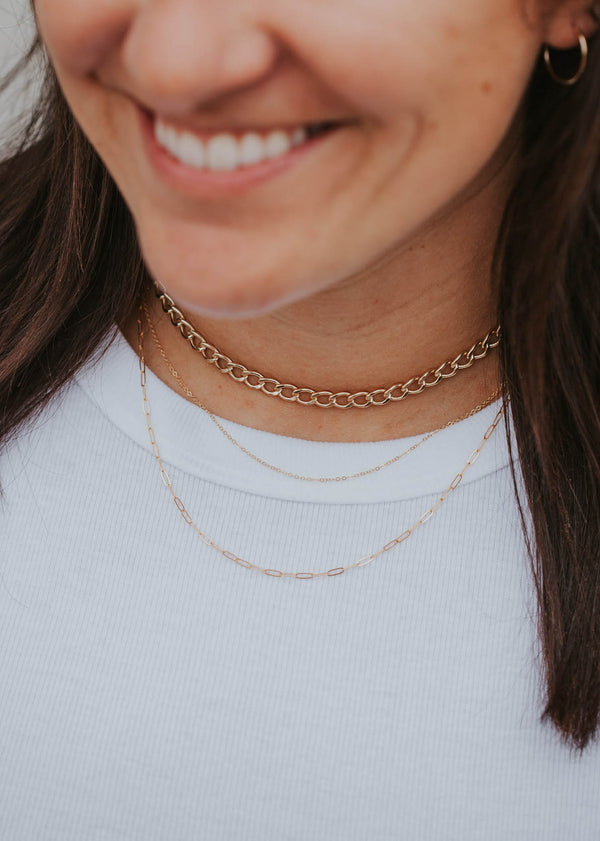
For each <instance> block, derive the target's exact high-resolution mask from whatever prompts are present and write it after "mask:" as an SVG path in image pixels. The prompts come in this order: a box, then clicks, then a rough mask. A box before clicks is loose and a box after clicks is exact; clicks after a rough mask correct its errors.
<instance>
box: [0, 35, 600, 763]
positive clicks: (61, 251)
mask: <svg viewBox="0 0 600 841" xmlns="http://www.w3.org/2000/svg"><path fill="white" fill-rule="evenodd" d="M43 55H44V50H43V46H42V45H41V43H40V40H39V38H36V39H35V42H34V43H33V45H32V47H31V49H30V50H29V52H28V54H27V55H26V56H25V57H24V58H23V59H22V60H21V61H20V62H19V63H18V64H17V65H16V66H15V68H13V71H12V72H11V73H10V74H8V76H7V77H6V78H5V80H4V82H3V85H2V86H1V90H4V89H6V88H7V87H8V86H9V85H10V84H11V83H12V82H13V81H14V80H15V79H18V78H19V77H20V75H21V74H22V72H23V71H25V70H26V68H27V65H28V64H29V63H30V62H31V61H32V60H34V59H36V58H38V57H40V56H42V59H43ZM44 67H45V69H44V79H43V83H42V86H41V93H40V95H39V98H38V100H37V104H36V106H35V108H33V110H32V113H31V117H30V119H29V121H28V122H27V124H26V125H24V126H21V127H20V130H19V133H18V136H17V139H16V141H15V142H13V143H12V144H11V145H10V146H9V147H8V148H7V149H6V150H5V153H4V156H3V159H2V161H1V162H0V446H2V445H4V444H6V442H7V441H8V440H9V438H10V437H11V436H12V435H14V434H15V432H16V431H17V430H18V429H19V428H20V427H21V426H22V425H23V424H24V423H25V422H26V421H28V420H32V419H33V418H35V417H36V416H37V414H38V413H39V412H40V411H41V410H42V409H43V407H44V406H45V405H46V403H47V402H48V401H49V399H50V398H51V397H52V396H53V395H54V394H55V393H56V392H57V391H58V390H59V389H60V388H61V387H62V386H63V385H64V384H65V383H66V382H67V381H68V380H69V379H70V378H71V377H72V376H73V374H74V373H75V372H76V371H77V369H78V368H79V367H80V366H81V365H83V363H85V362H86V360H87V359H88V358H89V357H90V356H91V355H92V354H93V353H94V351H95V350H96V349H97V348H98V347H99V346H100V345H101V343H102V342H103V340H104V339H105V337H106V336H107V334H108V333H109V332H110V331H112V330H115V329H116V326H117V325H121V324H123V323H124V322H125V320H126V319H127V317H128V316H129V314H130V312H131V310H132V307H133V306H134V304H135V300H136V298H137V296H138V294H139V292H140V291H141V289H142V287H143V285H144V283H145V282H146V280H147V272H146V270H145V268H144V264H143V261H142V257H141V254H140V250H139V246H138V243H137V239H136V235H135V228H134V224H133V221H132V218H131V215H130V213H129V211H128V209H127V207H126V205H125V203H124V201H123V199H122V197H121V195H120V193H119V191H118V189H117V187H116V185H115V184H114V182H113V180H112V179H111V177H110V175H109V173H108V172H107V170H106V168H105V166H104V165H103V163H102V162H101V160H100V159H99V157H98V155H97V154H96V152H95V151H94V149H93V148H92V146H91V145H90V143H89V142H88V141H87V139H86V137H85V135H84V134H83V132H82V131H81V129H80V128H79V126H78V124H77V122H76V121H75V119H74V117H73V115H72V113H71V111H70V109H69V107H68V105H67V103H66V101H65V99H64V97H63V95H62V92H61V89H60V87H59V84H58V82H57V79H56V76H55V74H54V72H53V69H52V67H51V65H50V64H49V63H48V62H47V61H45V63H44ZM598 103H600V51H595V50H594V49H592V50H591V51H590V57H589V62H588V69H587V71H586V73H585V75H584V77H583V78H582V80H581V81H580V82H579V83H578V84H577V85H575V86H573V87H565V86H562V85H558V84H556V83H555V82H554V81H552V80H551V79H550V77H549V76H548V74H547V73H546V71H545V69H544V66H543V62H542V60H541V56H540V61H539V62H538V65H537V66H536V68H535V70H534V72H533V74H532V77H531V80H530V83H529V85H528V88H527V90H526V91H525V93H524V96H523V100H522V104H521V109H520V114H521V118H522V119H521V123H522V126H523V130H522V134H521V138H520V143H521V164H520V172H519V173H518V177H517V178H516V181H515V184H514V188H513V190H512V193H511V196H510V198H509V201H508V202H507V205H506V209H505V212H504V216H503V220H502V224H501V229H500V233H499V236H498V240H497V244H496V252H495V259H494V266H493V278H494V282H495V284H496V289H497V300H498V317H499V319H500V321H501V323H502V325H503V342H502V345H501V367H502V375H503V381H504V383H505V388H506V391H507V392H508V393H509V394H510V397H511V401H510V409H508V410H507V411H510V413H511V415H512V421H513V427H514V432H515V439H514V440H515V441H516V448H517V450H518V452H517V453H515V455H516V456H518V462H519V469H520V472H521V474H522V477H523V484H522V485H521V484H520V482H518V481H517V480H516V478H515V493H516V495H517V501H518V504H519V508H520V511H521V516H522V522H523V530H524V535H525V540H526V545H527V548H528V551H529V555H530V558H531V568H532V573H533V580H534V582H535V587H536V590H537V597H538V598H537V601H538V616H539V639H540V643H541V646H540V649H541V654H542V662H543V670H544V677H545V687H546V703H545V710H544V713H543V718H545V719H547V720H549V721H551V722H552V723H553V724H554V725H555V726H556V728H558V730H559V731H560V732H561V733H562V735H563V736H564V738H565V740H566V741H567V742H568V743H570V744H572V745H574V746H576V747H577V748H579V749H583V748H584V747H585V746H586V745H587V744H588V743H589V742H590V740H591V739H592V738H593V737H594V735H595V734H596V733H597V731H598V725H599V718H600V414H599V411H600V409H599V407H600V194H599V187H600V108H599V107H598ZM509 444H510V440H509ZM520 487H524V489H525V493H524V496H523V495H522V496H520V494H522V491H519V488H520Z"/></svg>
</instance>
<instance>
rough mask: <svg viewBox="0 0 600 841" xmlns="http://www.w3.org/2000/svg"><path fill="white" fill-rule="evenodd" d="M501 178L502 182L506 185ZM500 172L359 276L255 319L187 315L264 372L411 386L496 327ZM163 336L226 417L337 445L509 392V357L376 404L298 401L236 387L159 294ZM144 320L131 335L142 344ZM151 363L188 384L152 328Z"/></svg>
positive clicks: (308, 382)
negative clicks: (505, 362)
mask: <svg viewBox="0 0 600 841" xmlns="http://www.w3.org/2000/svg"><path fill="white" fill-rule="evenodd" d="M499 182H500V183H499ZM504 186H505V185H504V183H503V182H502V181H501V179H500V178H499V177H496V178H494V179H492V180H490V181H489V182H488V183H487V184H486V185H485V187H483V188H482V189H479V190H477V191H475V192H474V193H472V194H471V195H470V196H468V197H465V198H464V199H463V200H462V201H460V202H457V204H456V205H455V206H454V207H453V208H450V209H447V210H446V211H445V212H444V213H443V214H440V216H439V217H438V218H437V219H436V220H434V221H433V222H430V223H429V224H428V226H427V227H426V228H425V229H422V230H420V231H419V232H417V233H415V234H414V235H413V236H412V237H411V238H410V241H405V242H404V243H403V244H402V245H400V246H397V247H396V248H394V249H393V250H391V251H390V252H389V253H388V254H386V255H385V256H384V257H382V258H381V259H380V260H379V262H378V263H377V264H376V265H373V266H371V267H370V268H368V269H366V270H365V271H363V272H362V273H360V274H359V275H355V276H353V277H351V278H348V279H347V280H345V281H344V282H342V283H339V284H337V285H336V286H335V287H333V288H330V289H328V290H326V291H323V292H320V293H318V294H316V295H313V296H311V297H310V298H308V299H305V300H302V301H300V302H296V303H294V304H292V305H288V306H286V307H284V308H282V309H280V310H278V311H276V312H273V313H270V314H268V315H264V316H260V317H257V318H252V319H245V320H224V319H212V318H207V317H205V316H196V315H195V314H194V313H193V312H190V311H189V310H187V311H185V315H186V317H187V318H188V319H189V320H190V321H191V322H192V324H194V326H195V327H196V329H197V330H198V331H199V332H200V333H202V335H204V336H205V337H206V338H207V340H208V341H209V342H211V343H212V344H214V345H215V346H216V347H218V348H219V350H220V351H221V352H223V353H225V354H227V355H228V356H229V357H230V358H231V359H233V360H234V361H236V362H240V363H242V364H243V365H244V366H245V367H247V368H248V369H250V370H255V371H259V372H260V373H261V374H263V375H264V376H268V377H273V378H274V379H276V380H278V381H280V382H285V383H293V384H294V385H297V386H302V387H304V386H306V387H309V388H311V389H314V390H323V391H332V392H337V391H349V392H356V391H371V390H374V389H376V388H386V387H388V386H390V385H392V384H394V383H399V382H404V381H406V380H409V379H410V378H411V377H414V376H415V375H420V374H422V373H424V372H425V371H427V370H429V369H432V368H436V367H437V366H438V365H440V364H442V363H443V362H444V361H446V360H450V359H453V358H455V357H456V356H457V355H458V354H459V353H460V352H461V351H463V350H465V349H467V348H470V347H471V346H472V345H473V344H474V343H475V342H476V341H477V340H478V339H480V338H482V337H483V336H485V335H486V333H487V332H488V331H489V330H490V329H491V328H492V327H494V326H495V325H496V305H495V297H494V294H493V290H492V285H491V280H490V277H491V263H492V254H493V247H494V242H495V239H496V235H497V229H498V224H499V219H500V215H501V212H502V207H503V206H504V201H505V197H506V196H505V189H503V187H504ZM146 300H147V301H148V305H149V310H150V313H151V316H152V319H153V321H154V324H155V327H156V332H157V334H158V336H159V338H160V341H161V343H162V344H163V347H164V349H165V351H166V353H167V355H168V356H169V358H170V360H171V361H172V363H173V365H174V367H175V368H176V369H177V370H178V371H179V372H180V374H181V376H182V377H183V379H184V380H185V382H186V384H187V385H188V387H189V388H190V389H191V390H192V391H193V392H194V394H195V395H196V396H197V397H198V398H199V399H200V400H201V401H202V402H203V403H204V404H205V405H206V406H208V408H210V409H211V410H212V411H213V412H214V413H215V414H217V415H219V416H221V417H223V418H226V419H228V420H232V421H235V422H237V423H241V424H244V425H246V426H252V427H256V428H259V429H264V430H266V431H270V432H275V433H278V434H282V435H290V436H294V437H299V438H309V439H314V440H328V441H361V440H362V441H368V440H377V439H385V438H397V437H404V436H408V435H415V434H418V433H420V432H425V431H428V430H431V429H434V428H436V427H438V426H442V425H444V424H445V423H447V422H448V421H450V420H453V419H455V418H457V417H460V416H462V415H465V414H467V413H468V412H469V411H471V410H472V409H473V408H474V407H475V406H477V405H478V404H481V403H483V402H485V401H486V400H487V399H488V398H489V397H490V396H491V395H492V394H494V392H496V391H497V390H498V387H499V373H498V354H497V351H491V352H490V354H489V355H488V357H487V358H486V359H484V360H481V361H477V362H475V364H474V365H473V366H472V367H471V368H470V369H468V370H464V371H459V373H458V374H457V375H456V376H455V377H453V378H452V379H448V380H443V381H442V382H441V383H440V384H439V385H437V386H435V387H433V388H428V389H425V390H424V391H423V392H422V393H421V394H419V395H415V396H409V397H407V398H406V399H405V400H402V401H401V402H398V403H390V404H388V405H386V406H384V407H372V408H368V409H363V410H361V409H357V408H350V409H346V410H339V409H336V408H329V409H323V408H319V407H315V406H299V405H297V404H292V403H287V402H284V401H283V400H281V399H279V398H275V397H269V396H267V395H264V394H262V393H261V392H257V391H254V390H252V389H249V388H247V387H246V386H245V385H242V384H240V383H236V382H235V381H234V380H233V379H232V378H230V377H229V376H226V375H224V374H221V373H219V372H218V371H217V370H215V367H214V366H212V365H209V364H208V363H207V362H206V361H204V360H203V359H202V358H201V357H200V355H199V354H197V353H195V352H194V351H193V350H192V349H191V348H190V347H189V345H188V344H187V342H185V341H184V339H183V338H182V337H181V335H180V334H179V331H178V330H177V329H176V328H175V327H174V326H173V325H172V324H171V323H170V321H169V319H168V318H167V317H166V315H165V314H164V312H163V311H162V308H161V305H160V302H159V301H158V299H157V298H156V296H155V295H154V294H153V293H152V294H150V295H147V296H146ZM136 332H137V330H136V325H135V318H133V319H132V321H131V323H130V324H129V325H128V326H127V328H126V330H125V333H126V335H127V337H128V339H129V341H130V343H131V344H132V345H133V347H135V348H137V338H136ZM145 355H146V360H147V364H148V367H150V368H151V369H152V370H153V372H154V373H155V374H157V375H158V376H159V377H160V378H161V379H162V380H163V381H164V382H165V383H167V384H168V385H169V386H170V387H172V388H175V389H177V388H178V386H177V383H176V381H175V380H174V378H173V377H172V375H171V374H170V372H169V370H168V369H167V367H166V366H165V364H164V361H163V360H162V358H161V356H160V353H159V352H158V350H157V348H156V347H155V346H154V343H153V342H152V339H151V335H150V332H149V331H146V341H145Z"/></svg>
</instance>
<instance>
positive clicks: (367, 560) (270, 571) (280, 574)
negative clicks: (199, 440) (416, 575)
mask: <svg viewBox="0 0 600 841" xmlns="http://www.w3.org/2000/svg"><path fill="white" fill-rule="evenodd" d="M142 312H143V310H142V306H141V305H140V310H139V315H138V321H137V323H138V353H139V368H140V385H141V389H142V408H143V411H144V416H145V418H146V427H147V430H148V438H149V440H150V447H151V449H152V455H153V456H154V458H155V459H156V462H157V464H158V467H159V470H160V477H161V479H162V482H163V484H164V485H165V487H166V488H167V489H168V491H169V493H170V494H171V497H172V499H173V502H174V503H175V506H176V507H177V510H178V511H179V513H180V514H181V516H182V518H183V519H184V521H185V522H186V523H187V525H188V526H190V527H191V528H192V529H193V530H194V531H195V532H196V534H197V535H198V537H199V538H200V540H201V541H202V542H203V543H204V544H206V546H209V547H210V548H212V549H214V550H215V551H217V552H219V553H220V554H221V555H222V556H223V557H224V558H227V560H229V561H233V562H234V563H235V564H237V565H238V566H241V567H243V568H244V569H249V570H253V571H255V572H260V573H262V574H263V575H267V576H269V577H271V578H297V579H299V580H309V579H313V578H326V577H327V578H333V577H335V576H338V575H342V574H343V573H345V572H349V571H350V570H352V569H360V568H362V567H366V566H369V565H370V564H372V563H373V562H374V561H376V560H377V559H378V558H380V557H381V556H382V555H384V554H386V553H387V552H390V551H391V550H392V549H395V548H396V547H397V546H400V545H401V544H403V543H405V542H406V541H407V540H408V539H409V537H411V535H413V534H414V533H415V531H416V530H417V529H418V528H420V526H422V525H424V524H425V523H427V522H429V520H430V519H431V518H432V517H433V515H434V514H435V512H436V511H437V510H438V509H439V508H441V507H442V505H443V504H444V503H445V502H446V500H447V499H448V497H449V496H450V495H451V494H452V493H453V492H454V491H455V490H456V489H457V488H458V487H459V485H460V484H461V482H462V480H463V478H464V476H465V474H466V472H467V471H468V469H469V468H470V467H471V466H472V465H473V464H475V462H476V461H477V460H478V458H479V456H480V455H481V451H482V450H483V448H484V446H485V444H486V443H487V441H489V439H490V438H491V437H492V435H493V434H494V430H495V429H496V427H497V426H498V424H499V423H500V420H501V418H502V416H503V414H504V410H505V404H504V403H503V404H502V406H501V408H500V409H499V411H498V413H497V414H496V416H495V418H494V420H493V421H492V423H491V424H490V426H489V427H488V428H487V430H486V432H485V434H484V436H483V438H482V440H481V443H480V444H479V446H478V447H477V449H475V450H473V452H472V453H471V455H470V456H469V458H468V459H467V461H466V463H465V465H464V467H463V468H462V470H460V472H459V473H457V474H456V476H455V477H454V478H453V479H452V481H451V482H450V484H449V485H448V487H447V488H446V490H445V491H444V492H443V493H442V495H441V496H440V497H439V498H438V499H437V500H436V501H435V503H434V504H433V505H432V506H431V508H428V509H427V511H424V512H423V514H422V515H421V516H420V517H419V519H418V520H417V521H416V522H415V523H413V524H412V526H410V527H409V528H407V529H405V530H404V531H403V532H402V533H401V534H399V535H398V537H395V538H393V539H392V540H390V541H389V542H388V543H386V544H385V546H382V547H381V549H378V550H377V551H376V552H373V554H371V555H365V556H363V557H362V558H359V559H358V560H357V561H355V562H354V563H352V564H350V565H349V566H337V567H332V568H331V569H328V570H324V571H322V572H284V571H282V570H280V569H274V568H267V567H262V566H259V565H258V564H254V563H252V562H251V561H247V560H245V559H244V558H240V557H239V556H238V555H237V554H236V553H235V552H231V551H229V550H228V549H224V548H223V547H222V546H220V545H219V544H218V543H217V542H216V541H215V540H213V538H212V537H210V535H208V534H207V533H206V532H205V531H203V530H202V529H201V528H200V527H199V526H197V525H196V523H195V522H194V520H193V518H192V516H191V514H190V513H189V511H188V510H187V508H186V506H185V503H184V502H183V500H182V499H181V498H180V497H179V496H178V495H177V493H176V492H175V489H174V487H173V484H172V482H171V477H170V476H169V474H168V472H167V470H166V468H165V466H164V463H163V461H162V457H161V454H160V449H159V446H158V442H157V440H156V433H155V432H154V429H153V427H152V418H151V414H150V402H149V400H148V392H147V378H146V360H145V358H144V325H143V322H142Z"/></svg>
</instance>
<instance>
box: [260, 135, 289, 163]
mask: <svg viewBox="0 0 600 841" xmlns="http://www.w3.org/2000/svg"><path fill="white" fill-rule="evenodd" d="M265 148H266V150H267V155H268V156H269V157H270V158H279V157H280V156H281V155H285V154H286V152H289V151H290V149H291V148H292V141H291V138H290V136H289V134H286V133H285V131H272V132H271V134H270V135H269V136H268V137H267V141H266V143H265Z"/></svg>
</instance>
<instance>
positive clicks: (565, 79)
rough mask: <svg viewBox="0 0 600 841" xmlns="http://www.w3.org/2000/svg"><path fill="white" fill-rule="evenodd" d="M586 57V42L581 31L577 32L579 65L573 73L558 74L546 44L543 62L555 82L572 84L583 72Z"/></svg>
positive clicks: (585, 65)
mask: <svg viewBox="0 0 600 841" xmlns="http://www.w3.org/2000/svg"><path fill="white" fill-rule="evenodd" d="M587 57H588V43H587V39H586V37H585V35H584V34H583V33H581V32H580V33H579V66H578V67H577V70H576V71H575V73H573V75H572V76H562V75H560V74H558V73H557V72H556V71H555V69H554V65H553V64H552V57H551V54H550V47H548V45H546V46H545V47H544V62H545V64H546V69H547V70H548V73H549V74H550V75H551V76H552V78H553V79H554V81H555V82H558V83H559V84H561V85H574V84H575V83H576V82H578V81H579V80H580V79H581V77H582V76H583V74H584V73H585V68H586V67H587Z"/></svg>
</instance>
